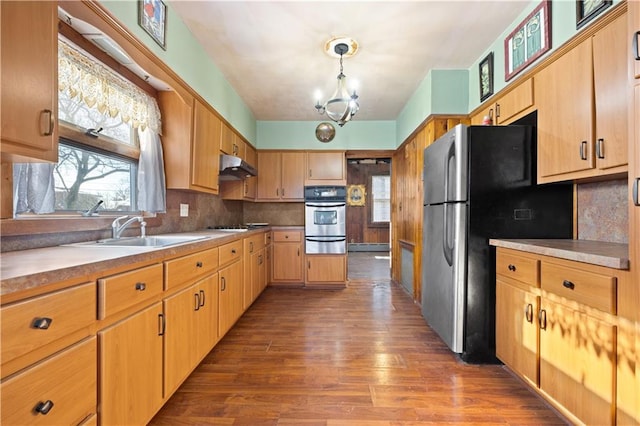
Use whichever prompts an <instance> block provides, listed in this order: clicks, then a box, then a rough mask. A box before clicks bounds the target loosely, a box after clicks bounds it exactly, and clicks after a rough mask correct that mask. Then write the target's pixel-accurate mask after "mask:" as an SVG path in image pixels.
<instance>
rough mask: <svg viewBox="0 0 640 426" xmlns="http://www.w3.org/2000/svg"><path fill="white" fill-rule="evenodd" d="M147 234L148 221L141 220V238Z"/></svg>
mask: <svg viewBox="0 0 640 426" xmlns="http://www.w3.org/2000/svg"><path fill="white" fill-rule="evenodd" d="M146 236H147V222H145V221H144V220H140V238H144V237H146Z"/></svg>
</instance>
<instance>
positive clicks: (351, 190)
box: [347, 185, 367, 206]
mask: <svg viewBox="0 0 640 426" xmlns="http://www.w3.org/2000/svg"><path fill="white" fill-rule="evenodd" d="M366 193H367V190H366V188H365V186H364V185H349V186H347V205H349V206H364V205H365V201H366V198H365V196H366Z"/></svg>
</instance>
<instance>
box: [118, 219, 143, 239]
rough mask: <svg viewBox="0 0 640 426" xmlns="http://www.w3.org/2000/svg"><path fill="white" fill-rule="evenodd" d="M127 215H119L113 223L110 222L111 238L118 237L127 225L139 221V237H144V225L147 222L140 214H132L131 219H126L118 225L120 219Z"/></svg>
mask: <svg viewBox="0 0 640 426" xmlns="http://www.w3.org/2000/svg"><path fill="white" fill-rule="evenodd" d="M128 217H129V216H120V217H118V218H116V219H115V220H114V221H113V223H111V231H112V237H113V238H120V236H121V235H122V232H123V231H124V230H125V229H126V228H127V226H129V225H131V224H132V223H133V222H135V221H138V222H140V237H141V238H144V237H145V236H146V227H147V222H145V221H144V218H143V217H142V216H134V217H132V218H131V219H129V220H127V221H126V222H125V223H123V224H122V225H120V221H121V220H124V219H126V218H128Z"/></svg>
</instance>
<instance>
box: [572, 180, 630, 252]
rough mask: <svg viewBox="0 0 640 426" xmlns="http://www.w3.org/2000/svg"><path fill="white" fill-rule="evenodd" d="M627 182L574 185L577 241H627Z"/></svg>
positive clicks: (616, 181) (614, 181) (613, 181)
mask: <svg viewBox="0 0 640 426" xmlns="http://www.w3.org/2000/svg"><path fill="white" fill-rule="evenodd" d="M627 188H628V186H627V180H626V179H618V180H611V181H604V182H593V183H582V184H579V185H577V212H578V216H577V223H578V239H580V240H594V241H607V242H613V243H628V242H629V202H628V195H627Z"/></svg>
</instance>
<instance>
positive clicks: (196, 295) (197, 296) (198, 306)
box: [193, 293, 201, 311]
mask: <svg viewBox="0 0 640 426" xmlns="http://www.w3.org/2000/svg"><path fill="white" fill-rule="evenodd" d="M193 295H194V296H195V297H194V300H195V302H196V306H195V307H194V308H193V310H194V311H199V310H200V306H201V305H200V294H198V293H194V294H193Z"/></svg>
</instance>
